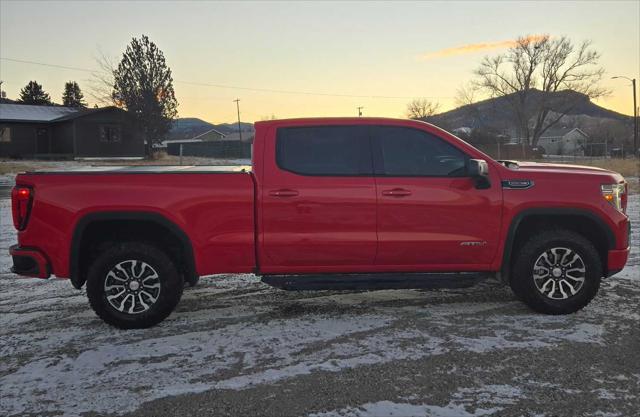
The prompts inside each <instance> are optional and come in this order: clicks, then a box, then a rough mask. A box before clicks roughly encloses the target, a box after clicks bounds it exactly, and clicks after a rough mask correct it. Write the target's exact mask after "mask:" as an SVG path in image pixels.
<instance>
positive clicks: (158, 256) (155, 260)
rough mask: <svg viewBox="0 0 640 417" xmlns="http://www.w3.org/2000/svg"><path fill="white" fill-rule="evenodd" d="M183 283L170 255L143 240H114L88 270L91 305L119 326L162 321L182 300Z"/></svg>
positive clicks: (144, 325) (106, 318)
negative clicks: (115, 241)
mask: <svg viewBox="0 0 640 417" xmlns="http://www.w3.org/2000/svg"><path fill="white" fill-rule="evenodd" d="M183 286H184V284H183V280H182V275H181V274H179V273H178V271H177V270H176V267H175V265H174V264H173V262H172V261H171V258H170V257H169V256H167V255H166V254H165V253H164V252H163V251H162V250H160V249H158V248H156V247H155V246H153V245H151V244H148V243H142V242H122V243H114V244H113V245H112V246H111V247H109V248H108V249H107V250H105V251H104V252H102V253H101V254H100V255H98V256H97V257H96V258H95V259H94V260H93V262H92V263H91V265H90V266H89V271H88V273H87V296H88V297H89V303H90V304H91V307H92V308H93V310H94V311H95V312H96V314H97V315H98V316H99V317H100V318H101V319H102V320H104V321H105V322H106V323H108V324H110V325H112V326H115V327H118V328H120V329H142V328H147V327H151V326H154V325H155V324H158V323H160V322H161V321H162V320H164V319H165V318H166V317H167V316H169V314H171V312H172V311H173V309H174V308H175V307H176V305H177V304H178V302H179V301H180V297H181V296H182V289H183Z"/></svg>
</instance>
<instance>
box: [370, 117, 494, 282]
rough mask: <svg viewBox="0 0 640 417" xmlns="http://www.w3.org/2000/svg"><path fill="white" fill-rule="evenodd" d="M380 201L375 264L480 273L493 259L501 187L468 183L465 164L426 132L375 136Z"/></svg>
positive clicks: (377, 130) (378, 131)
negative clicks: (480, 186)
mask: <svg viewBox="0 0 640 417" xmlns="http://www.w3.org/2000/svg"><path fill="white" fill-rule="evenodd" d="M372 139H373V144H374V148H373V149H374V155H375V156H374V159H375V165H376V167H375V169H376V182H377V195H378V255H377V258H376V264H378V265H386V266H396V268H392V269H397V270H423V271H424V270H427V271H428V270H436V271H446V270H482V269H483V266H485V267H486V265H487V264H489V263H490V262H491V261H492V260H493V256H494V255H495V253H496V250H497V245H498V239H499V230H500V216H501V207H502V204H501V198H502V197H501V196H502V194H501V193H502V190H501V188H500V183H499V181H494V183H493V184H492V185H491V187H490V188H488V189H478V188H476V187H475V182H474V179H472V178H469V177H466V176H465V171H466V169H465V166H466V161H467V159H468V156H467V155H465V153H463V152H462V151H461V150H459V149H458V148H456V147H455V146H453V145H451V144H450V143H448V142H446V141H445V140H444V139H442V138H439V137H437V136H436V135H434V134H431V133H429V132H426V131H423V130H418V129H413V128H407V127H396V126H380V127H374V128H372Z"/></svg>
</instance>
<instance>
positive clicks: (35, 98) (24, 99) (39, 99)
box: [19, 81, 53, 106]
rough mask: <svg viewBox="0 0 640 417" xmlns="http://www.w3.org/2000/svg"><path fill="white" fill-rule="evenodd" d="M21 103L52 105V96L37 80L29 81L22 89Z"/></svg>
mask: <svg viewBox="0 0 640 417" xmlns="http://www.w3.org/2000/svg"><path fill="white" fill-rule="evenodd" d="M19 102H20V103H24V104H36V105H45V106H46V105H51V104H53V103H52V102H51V97H50V96H49V94H47V93H45V91H44V90H43V89H42V86H41V85H40V84H38V83H37V82H36V81H29V84H27V85H26V86H24V88H23V89H22V90H20V100H19Z"/></svg>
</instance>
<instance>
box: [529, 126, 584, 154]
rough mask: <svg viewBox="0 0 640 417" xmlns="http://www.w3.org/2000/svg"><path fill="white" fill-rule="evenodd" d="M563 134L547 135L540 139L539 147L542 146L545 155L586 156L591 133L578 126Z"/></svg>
mask: <svg viewBox="0 0 640 417" xmlns="http://www.w3.org/2000/svg"><path fill="white" fill-rule="evenodd" d="M561 133H562V134H561V135H554V136H552V135H545V136H542V137H541V138H540V139H539V140H538V148H542V149H541V150H542V153H544V154H545V155H576V156H584V153H585V149H586V147H587V141H588V140H589V135H587V134H586V133H584V132H583V131H582V130H580V129H578V128H574V129H571V130H570V131H568V132H566V133H564V132H561Z"/></svg>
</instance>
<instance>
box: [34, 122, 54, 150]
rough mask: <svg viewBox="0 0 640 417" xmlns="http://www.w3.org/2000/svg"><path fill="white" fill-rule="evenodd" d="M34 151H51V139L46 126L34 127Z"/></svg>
mask: <svg viewBox="0 0 640 417" xmlns="http://www.w3.org/2000/svg"><path fill="white" fill-rule="evenodd" d="M36 153H39V154H47V153H51V140H50V138H49V129H47V128H46V127H38V128H36Z"/></svg>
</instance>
